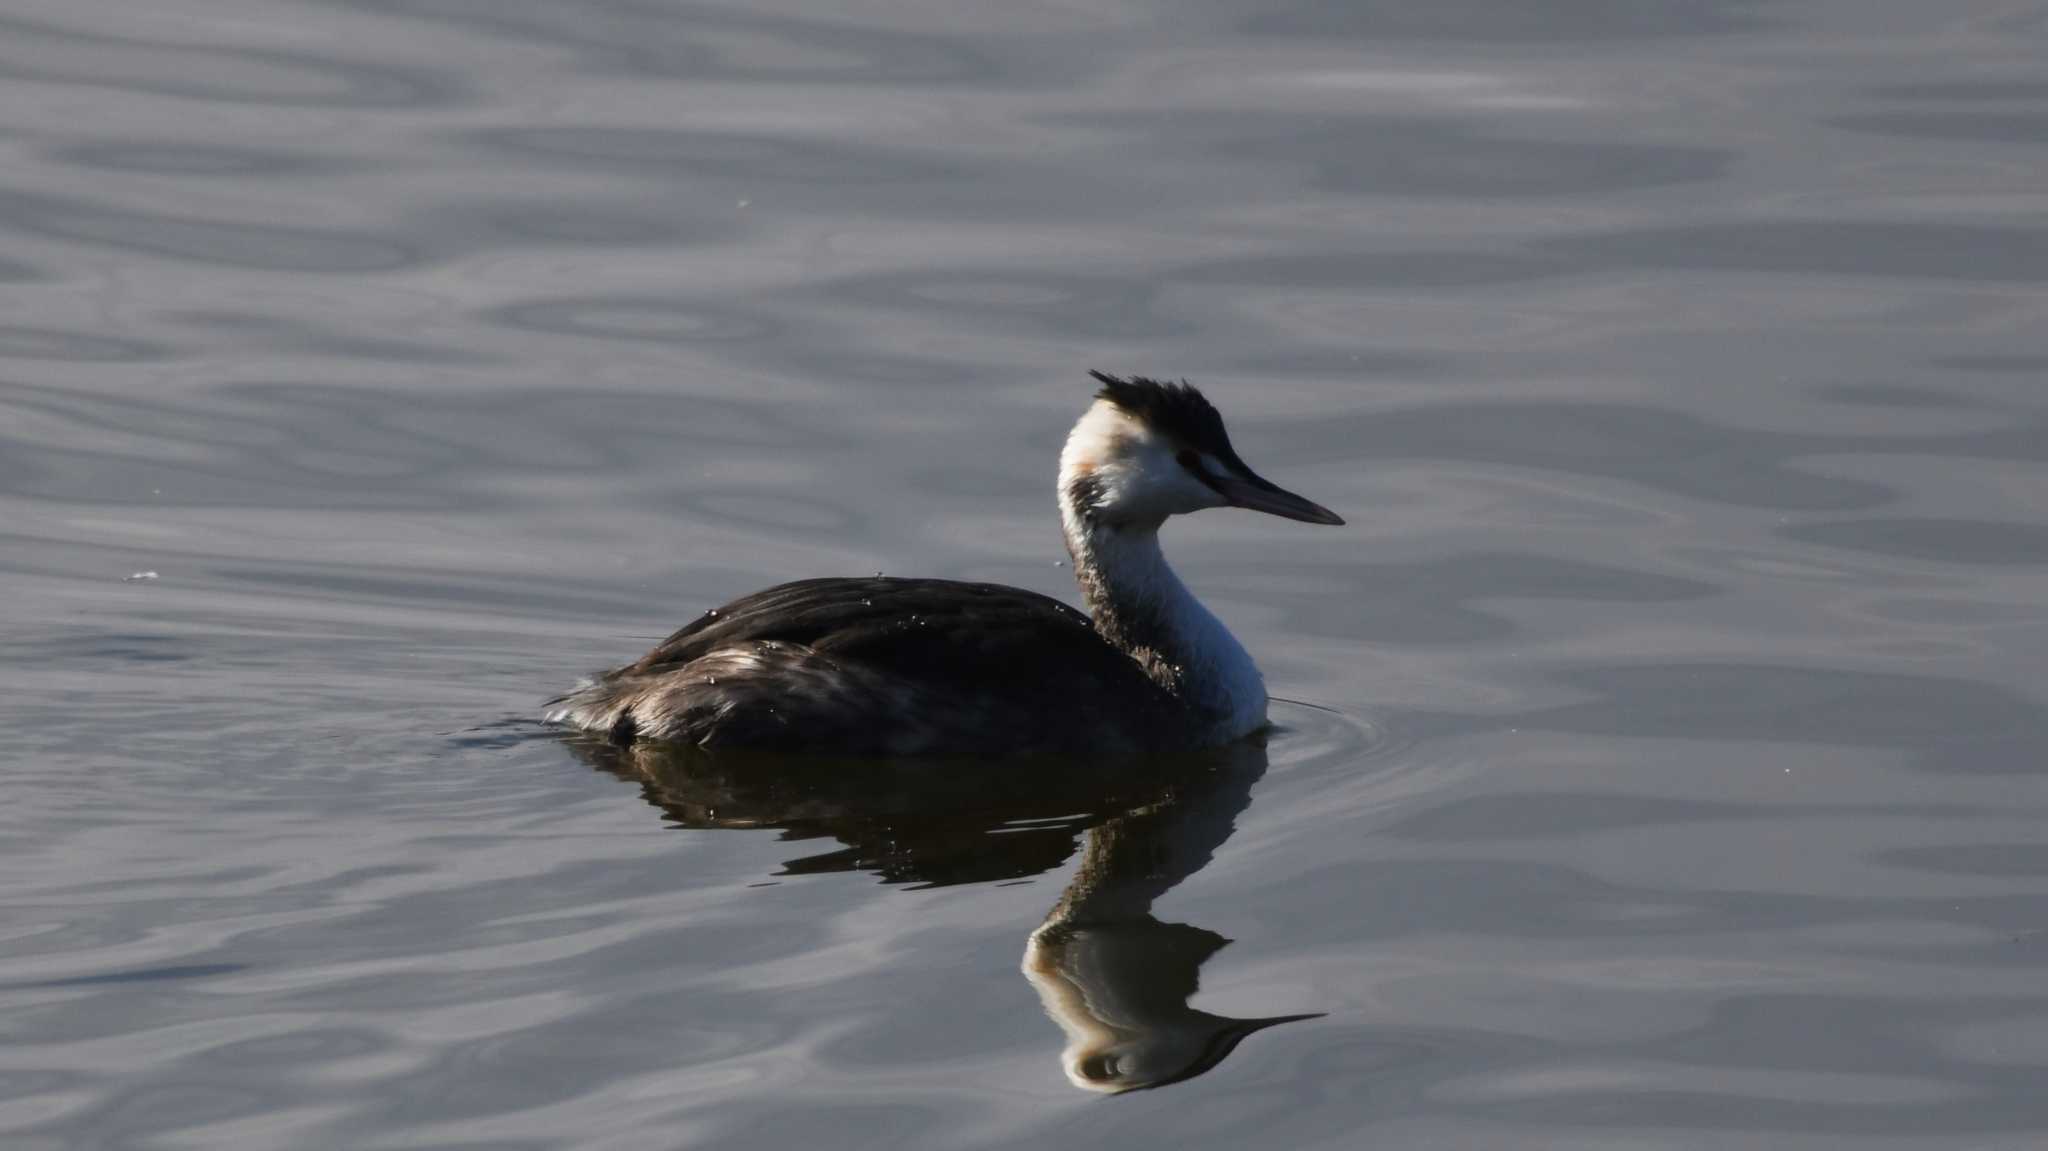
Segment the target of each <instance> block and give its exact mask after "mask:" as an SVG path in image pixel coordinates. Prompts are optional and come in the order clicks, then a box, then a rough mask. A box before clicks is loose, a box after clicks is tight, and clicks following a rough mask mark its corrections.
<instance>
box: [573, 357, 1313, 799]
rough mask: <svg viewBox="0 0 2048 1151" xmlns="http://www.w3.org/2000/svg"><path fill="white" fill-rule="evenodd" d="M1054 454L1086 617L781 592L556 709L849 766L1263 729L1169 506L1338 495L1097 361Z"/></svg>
mask: <svg viewBox="0 0 2048 1151" xmlns="http://www.w3.org/2000/svg"><path fill="white" fill-rule="evenodd" d="M1089 375H1090V376H1091V377H1092V378H1093V380H1094V381H1095V382H1096V384H1098V385H1099V390H1098V391H1096V392H1095V394H1094V397H1093V401H1092V402H1091V403H1090V405H1089V406H1088V408H1087V410H1086V411H1085V412H1083V413H1082V415H1081V417H1080V419H1079V420H1078V421H1077V422H1076V423H1075V424H1074V426H1073V429H1072V431H1071V432H1069V434H1068V435H1067V438H1066V442H1065V445H1064V447H1063V448H1062V449H1061V452H1060V459H1059V477H1058V484H1057V495H1058V502H1059V513H1060V525H1061V528H1062V530H1063V532H1064V534H1065V537H1066V545H1067V552H1068V555H1069V556H1070V558H1071V560H1072V563H1073V572H1074V576H1075V579H1076V580H1077V581H1078V583H1079V585H1080V592H1081V598H1082V600H1083V602H1084V603H1085V604H1086V606H1087V609H1088V610H1087V611H1086V612H1085V613H1084V612H1082V611H1079V610H1076V609H1075V608H1073V607H1071V606H1069V605H1067V604H1064V603H1061V602H1060V601H1059V600H1056V599H1053V598H1052V597H1050V596H1045V595H1041V594H1039V593H1037V592H1032V591H1027V590H1024V589H1022V588H1015V587H1008V586H1004V585H1001V584H992V583H971V582H965V581H959V580H945V579H913V578H899V577H890V576H882V575H876V576H872V577H829V578H822V579H807V580H799V581H797V582H794V583H785V584H780V585H777V586H775V587H771V588H767V589H765V590H763V591H759V592H755V593H753V594H752V595H748V596H743V597H741V598H739V599H737V600H734V601H732V602H731V603H728V604H726V605H724V606H722V607H718V608H714V609H712V610H710V611H708V612H706V613H705V614H704V615H702V616H700V617H699V618H697V619H695V620H693V621H691V622H690V623H689V624H687V625H685V626H684V627H682V628H681V629H679V630H678V631H676V632H675V633H674V634H673V635H670V636H669V637H668V638H667V639H665V640H663V641H661V643H659V644H657V645H656V646H655V647H654V648H653V649H652V650H651V651H649V652H648V653H647V654H646V655H644V656H642V657H641V658H639V659H638V660H636V661H634V662H632V663H629V664H626V665H624V666H622V667H617V668H614V669H612V670H610V671H607V672H604V673H602V674H599V675H597V676H595V677H594V678H591V679H589V680H586V681H584V682H583V683H581V684H579V685H578V686H577V687H576V688H575V689H573V690H571V691H569V692H568V693H566V694H564V695H562V696H559V697H557V698H555V699H552V700H550V701H548V704H547V711H546V713H545V714H546V718H547V719H548V720H549V721H551V722H553V723H557V724H561V725H566V726H568V727H571V728H577V729H581V730H583V731H586V732H593V733H597V734H599V735H601V736H602V737H603V738H605V739H607V740H609V741H610V742H612V743H613V744H616V745H620V746H631V745H632V744H634V743H636V742H641V741H648V740H659V741H666V742H674V743H680V744H690V745H696V746H697V747H700V748H703V749H706V750H708V751H713V752H716V751H722V750H726V749H734V750H738V749H746V750H752V751H764V752H773V753H784V754H807V755H816V756H827V757H841V758H874V757H898V756H933V757H955V756H960V757H975V758H983V757H989V756H1033V755H1038V756H1045V755H1052V756H1072V755H1086V756H1089V757H1125V756H1144V755H1158V754H1168V753H1173V752H1181V751H1189V750H1195V749H1201V748H1207V747H1216V746H1221V745H1224V744H1227V743H1231V742H1233V741H1236V740H1239V739H1242V738H1244V737H1246V736H1248V735H1250V734H1251V733H1253V732H1256V731H1259V730H1261V729H1263V728H1264V727H1265V726H1266V702H1267V701H1266V690H1265V681H1264V679H1263V678H1262V677H1261V676H1260V674H1259V669H1258V665H1257V664H1256V663H1254V662H1253V661H1252V658H1251V656H1250V655H1249V654H1248V653H1247V652H1246V651H1245V649H1244V646H1243V645H1242V644H1240V643H1239V642H1238V641H1237V639H1236V637H1234V636H1232V635H1231V634H1230V631H1229V629H1228V628H1226V627H1224V626H1223V623H1222V622H1221V621H1220V620H1218V619H1217V618H1216V616H1215V615H1214V614H1212V613H1211V612H1210V611H1209V610H1208V609H1207V608H1205V607H1203V606H1202V604H1201V602H1200V601H1199V600H1197V599H1196V598H1195V596H1194V593H1192V592H1191V591H1189V590H1188V588H1187V586H1186V585H1185V584H1183V583H1182V582H1181V580H1180V578H1179V577H1178V576H1177V575H1175V574H1174V571H1173V569H1172V567H1171V566H1169V565H1168V564H1167V562H1166V557H1165V555H1164V553H1163V552H1162V551H1161V549H1160V544H1159V530H1160V527H1161V526H1162V525H1163V524H1164V523H1165V522H1166V521H1167V519H1169V518H1171V517H1173V516H1177V515H1185V514H1188V513H1191V512H1197V511H1202V510H1204V509H1208V508H1219V507H1238V508H1248V509H1251V510H1253V511H1259V512H1265V513H1268V514H1271V515H1276V516H1280V517H1283V518H1286V519H1290V520H1298V521H1301V522H1303V523H1310V524H1342V523H1343V522H1344V520H1343V518H1342V517H1340V516H1339V515H1337V514H1336V513H1335V512H1332V511H1330V510H1329V509H1328V508H1325V507H1323V506H1321V505H1320V504H1317V503H1314V502H1312V501H1310V500H1308V499H1305V498H1303V497H1302V496H1299V495H1296V494H1294V493H1293V492H1289V491H1287V490H1285V489H1283V488H1281V487H1279V486H1277V485H1275V484H1273V483H1271V482H1269V481H1267V480H1265V479H1263V478H1262V477H1260V476H1259V475H1258V474H1257V473H1256V472H1254V471H1252V469H1251V468H1250V466H1249V465H1247V464H1246V463H1245V462H1244V460H1243V459H1241V458H1240V457H1239V456H1238V454H1237V452H1236V451H1235V450H1234V449H1233V448H1232V447H1231V444H1230V436H1229V434H1228V433H1227V432H1226V431H1225V429H1224V426H1223V417H1222V415H1221V414H1220V413H1219V412H1218V411H1217V410H1216V407H1215V405H1213V404H1211V403H1210V402H1209V400H1208V399H1207V398H1206V397H1204V396H1203V395H1202V393H1201V392H1200V391H1199V390H1198V389H1196V388H1195V387H1194V386H1193V385H1191V384H1189V383H1187V382H1186V381H1185V380H1182V381H1179V382H1162V381H1159V380H1155V379H1150V378H1147V377H1144V376H1115V375H1110V374H1107V373H1104V372H1090V373H1089Z"/></svg>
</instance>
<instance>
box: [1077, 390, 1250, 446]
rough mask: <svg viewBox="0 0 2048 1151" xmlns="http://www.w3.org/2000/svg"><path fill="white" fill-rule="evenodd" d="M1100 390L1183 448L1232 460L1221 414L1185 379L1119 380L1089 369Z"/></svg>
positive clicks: (1099, 395)
mask: <svg viewBox="0 0 2048 1151" xmlns="http://www.w3.org/2000/svg"><path fill="white" fill-rule="evenodd" d="M1088 374H1089V375H1091V376H1093V377H1095V380H1096V382H1098V383H1100V384H1101V385H1102V390H1101V391H1099V392H1096V393H1095V396H1096V398H1097V399H1102V400H1108V401H1109V402H1110V403H1112V404H1115V405H1116V406H1117V407H1118V408H1120V409H1122V411H1123V413H1124V414H1125V415H1127V416H1130V417H1131V418H1132V419H1134V420H1137V421H1138V422H1139V423H1142V424H1144V425H1145V426H1146V427H1148V428H1151V429H1152V430H1153V431H1155V432H1158V433H1160V434H1162V435H1165V436H1168V437H1170V438H1171V439H1173V440H1174V441H1175V442H1177V443H1179V444H1180V445H1181V446H1182V447H1184V448H1193V449H1194V450H1195V451H1198V452H1206V453H1208V454H1209V455H1212V456H1215V457H1216V458H1217V459H1219V460H1223V461H1226V462H1235V461H1236V460H1237V453H1236V452H1234V451H1232V450H1231V448H1230V436H1229V434H1228V433H1226V432H1225V431H1224V430H1223V416H1222V415H1221V414H1219V413H1218V412H1217V411H1216V408H1215V406H1214V405H1213V404H1211V403H1210V402H1209V401H1208V400H1207V399H1205V398H1203V396H1202V393H1200V392H1198V391H1196V390H1195V389H1194V386H1193V385H1191V384H1189V383H1188V382H1187V381H1186V380H1182V381H1181V382H1179V383H1177V384H1163V383H1160V382H1159V381H1158V380H1152V379H1147V378H1145V377H1144V376H1128V377H1125V378H1123V379H1118V378H1117V377H1115V376H1112V375H1110V374H1109V373H1107V372H1089V373H1088Z"/></svg>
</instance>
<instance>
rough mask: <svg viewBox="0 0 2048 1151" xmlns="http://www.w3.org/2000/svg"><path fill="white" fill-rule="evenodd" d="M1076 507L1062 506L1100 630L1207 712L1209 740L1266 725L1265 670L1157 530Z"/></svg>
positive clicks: (1239, 734) (1206, 738) (1164, 683)
mask: <svg viewBox="0 0 2048 1151" xmlns="http://www.w3.org/2000/svg"><path fill="white" fill-rule="evenodd" d="M1070 503H1071V501H1069V500H1067V499H1065V498H1062V500H1061V505H1062V506H1061V509H1060V510H1061V513H1062V518H1063V519H1064V520H1065V521H1066V523H1065V526H1066V528H1067V550H1068V551H1069V552H1070V553H1071V554H1072V555H1073V557H1074V575H1075V577H1076V578H1077V579H1079V580H1080V582H1081V591H1082V595H1083V596H1084V597H1085V598H1086V599H1087V601H1088V610H1089V614H1090V615H1092V616H1093V617H1094V620H1095V627H1096V630H1097V631H1099V632H1101V633H1102V636H1103V638H1104V639H1107V640H1108V641H1109V642H1111V643H1113V644H1115V645H1116V646H1117V647H1118V648H1120V649H1122V650H1123V651H1124V652H1125V654H1127V655H1129V656H1130V657H1131V658H1133V659H1135V660H1137V661H1138V663H1139V665H1140V666H1141V667H1143V668H1144V669H1145V672H1146V674H1147V675H1150V676H1151V677H1152V678H1153V680H1155V681H1156V682H1158V683H1159V684H1160V685H1161V686H1163V687H1165V688H1166V689H1167V690H1169V691H1171V692H1173V693H1174V694H1175V695H1176V696H1178V697H1179V698H1180V699H1181V700H1182V701H1183V702H1184V703H1186V704H1187V705H1188V707H1189V708H1190V709H1192V710H1193V711H1195V712H1197V713H1198V714H1199V715H1200V717H1201V719H1202V721H1203V722H1204V723H1205V724H1207V725H1208V727H1207V730H1206V731H1205V732H1204V733H1203V738H1202V742H1203V743H1205V744H1215V743H1225V742H1229V741H1231V740H1234V739H1238V738H1240V737H1242V736H1245V735H1248V734H1250V733H1251V732H1253V731H1256V730H1258V729H1259V728H1260V727H1262V726H1264V725H1265V722H1266V682H1265V680H1264V678H1263V677H1261V676H1260V675H1259V668H1258V665H1257V664H1254V663H1253V662H1252V657H1251V656H1250V655H1249V654H1248V653H1247V652H1246V651H1245V650H1244V646H1243V645H1242V644H1240V643H1238V642H1237V637H1236V636H1233V635H1231V634H1230V629H1228V628H1226V627H1224V626H1223V622H1222V621H1221V620H1219V619H1217V618H1216V617H1215V616H1214V615H1212V614H1210V612H1209V609H1208V608H1205V607H1203V606H1202V604H1201V601H1199V600H1197V599H1196V598H1195V596H1194V593H1193V592H1190V591H1189V590H1188V589H1187V585H1186V584H1183V583H1181V582H1180V577H1179V576H1177V575H1175V574H1174V572H1173V568H1172V567H1170V566H1168V564H1167V562H1166V556H1165V554H1164V553H1163V552H1161V551H1160V550H1159V533H1158V530H1157V527H1156V525H1136V524H1133V525H1125V526H1121V527H1110V526H1105V525H1100V524H1092V523H1090V522H1089V521H1088V519H1087V518H1086V517H1085V516H1083V515H1081V514H1080V513H1079V512H1078V511H1077V510H1076V509H1074V508H1072V507H1071V506H1069V505H1070Z"/></svg>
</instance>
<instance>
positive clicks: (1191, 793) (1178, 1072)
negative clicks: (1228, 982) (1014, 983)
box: [1023, 745, 1315, 1094]
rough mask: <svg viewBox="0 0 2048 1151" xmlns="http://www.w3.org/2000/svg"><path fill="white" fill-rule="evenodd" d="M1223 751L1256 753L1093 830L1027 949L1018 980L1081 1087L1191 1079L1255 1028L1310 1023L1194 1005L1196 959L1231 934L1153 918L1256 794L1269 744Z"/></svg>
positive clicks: (1108, 1088) (1121, 1087)
mask: <svg viewBox="0 0 2048 1151" xmlns="http://www.w3.org/2000/svg"><path fill="white" fill-rule="evenodd" d="M1230 750H1231V751H1234V752H1245V753H1250V752H1256V755H1251V754H1241V755H1237V756H1233V757H1232V758H1231V760H1229V761H1226V762H1224V763H1221V764H1219V765H1218V766H1217V769H1216V770H1214V771H1213V772H1211V773H1210V774H1207V775H1205V776H1200V777H1196V778H1195V779H1194V780H1193V781H1191V784H1192V785H1191V786H1190V787H1187V788H1183V789H1181V790H1180V791H1178V792H1177V793H1176V794H1174V795H1173V796H1171V797H1168V798H1167V799H1165V800H1164V801H1162V802H1160V803H1156V804H1152V805H1149V806H1146V807H1141V808H1137V809H1134V810H1131V811H1127V812H1125V813H1123V814H1121V815H1118V816H1116V817H1115V818H1112V819H1109V820H1106V821H1104V822H1103V823H1101V824H1099V825H1097V826H1096V827H1094V828H1092V829H1090V831H1089V832H1088V844H1087V847H1086V848H1085V849H1084V850H1083V851H1082V854H1081V866H1080V868H1079V869H1078V870H1077V871H1076V872H1075V873H1074V879H1073V882H1071V883H1069V884H1068V885H1067V890H1066V891H1065V893H1063V894H1062V895H1061V896H1060V901H1059V903H1058V904H1056V905H1055V906H1054V907H1053V909H1052V913H1051V914H1050V915H1048V916H1046V919H1045V922H1044V923H1043V924H1041V925H1040V926H1039V928H1038V930H1036V931H1034V932H1032V933H1031V939H1030V942H1029V943H1027V944H1026V945H1025V948H1024V963H1023V969H1024V977H1025V978H1026V979H1029V980H1030V981H1031V985H1032V986H1033V987H1035V988H1037V990H1038V998H1039V1001H1040V1002H1041V1003H1043V1004H1044V1005H1045V1011H1046V1014H1048V1015H1050V1016H1052V1019H1053V1022H1055V1023H1058V1024H1059V1025H1060V1030H1062V1031H1064V1032H1066V1034H1067V1047H1066V1050H1065V1051H1064V1052H1062V1053H1061V1056H1060V1062H1061V1064H1062V1065H1063V1066H1064V1067H1065V1068H1066V1072H1067V1078H1068V1080H1069V1081H1071V1082H1072V1083H1073V1084H1074V1086H1076V1087H1080V1088H1083V1089H1084V1090H1088V1091H1099V1092H1103V1093H1105V1094H1117V1093H1120V1092H1124V1091H1134V1090H1137V1089H1139V1088H1145V1087H1163V1086H1165V1085H1167V1084H1169V1083H1178V1082H1180V1081H1181V1080H1184V1079H1192V1078H1194V1077H1195V1076H1197V1075H1200V1074H1202V1073H1203V1072H1205V1071H1208V1070H1209V1069H1210V1068H1212V1067H1214V1066H1216V1065H1217V1064H1218V1063H1221V1062H1222V1061H1223V1059H1224V1058H1225V1057H1226V1056H1228V1055H1229V1054H1230V1053H1231V1051H1233V1050H1235V1049H1236V1047H1237V1045H1238V1043H1239V1042H1241V1041H1242V1040H1243V1039H1244V1037H1245V1036H1247V1035H1250V1034H1251V1033H1252V1032H1254V1031H1258V1030H1261V1029H1263V1028H1267V1027H1272V1026H1275V1025H1276V1024H1281V1023H1292V1022H1294V1021H1296V1020H1299V1019H1313V1018H1315V1016H1314V1015H1312V1014H1311V1015H1276V1016H1269V1017H1267V1018H1263V1019H1232V1018H1229V1017H1227V1016H1222V1015H1211V1014H1210V1013H1208V1012H1206V1011H1201V1010H1198V1009H1196V1008H1194V1007H1191V1006H1189V1005H1188V999H1189V998H1190V997H1191V996H1193V995H1194V993H1195V991H1196V988H1197V987H1198V985H1199V980H1200V972H1201V967H1202V964H1203V963H1204V962H1206V961H1207V960H1208V958H1209V957H1210V956H1211V955H1214V954H1215V953H1216V952H1217V951H1218V950H1220V949H1221V948H1222V947H1223V946H1224V945H1225V944H1227V943H1229V942H1230V940H1228V939H1225V938H1224V937H1222V936H1221V935H1218V934H1216V933H1215V932H1213V931H1206V930H1204V929H1202V928H1199V927H1193V926H1190V925H1188V924H1185V923H1162V922H1160V921H1159V920H1158V919H1156V918H1154V917H1153V915H1152V901H1153V900H1155V899H1157V898H1158V897H1159V896H1161V895H1163V894H1165V893H1166V891H1167V890H1168V889H1169V888H1171V887H1173V886H1174V885H1175V884H1177V883H1179V882H1180V881H1181V880H1183V879H1186V878H1187V877H1188V876H1190V875H1193V874H1194V873H1195V872H1197V871H1200V870H1201V869H1202V867H1203V866H1204V865H1206V864H1207V863H1208V862H1209V857H1210V855H1211V854H1212V853H1213V852H1214V851H1215V850H1216V848H1217V847H1218V846H1220V845H1221V844H1222V843H1223V841H1224V840H1226V839H1228V838H1229V837H1230V833H1231V831H1232V830H1233V828H1234V826H1235V820H1236V818H1237V813H1238V812H1240V811H1242V810H1244V808H1245V805H1246V804H1247V803H1249V802H1250V801H1251V785H1252V784H1253V783H1254V782H1255V781H1257V779H1258V777H1259V776H1260V774H1262V773H1263V772H1264V771H1265V766H1266V760H1265V752H1264V749H1263V748H1258V747H1256V746H1254V745H1240V746H1239V747H1237V748H1232V749H1230Z"/></svg>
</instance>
